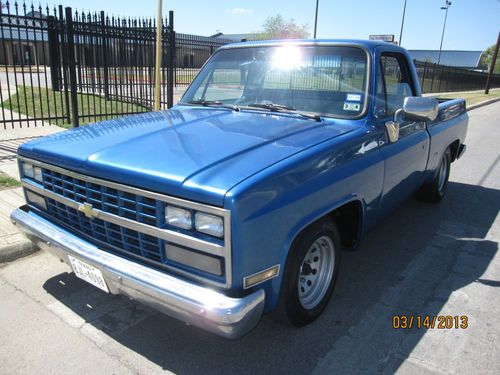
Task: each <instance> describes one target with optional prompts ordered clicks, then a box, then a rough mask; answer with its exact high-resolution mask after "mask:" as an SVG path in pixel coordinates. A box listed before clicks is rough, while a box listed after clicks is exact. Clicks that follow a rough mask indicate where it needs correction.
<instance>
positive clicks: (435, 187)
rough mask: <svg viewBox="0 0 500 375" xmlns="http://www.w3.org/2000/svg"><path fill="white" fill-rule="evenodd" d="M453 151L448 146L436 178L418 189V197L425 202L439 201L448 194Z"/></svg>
mask: <svg viewBox="0 0 500 375" xmlns="http://www.w3.org/2000/svg"><path fill="white" fill-rule="evenodd" d="M450 166H451V152H450V149H449V148H447V149H446V151H445V152H444V154H443V157H442V158H441V162H440V163H439V167H438V168H437V170H436V175H435V176H434V180H433V181H432V182H430V183H428V184H425V185H423V186H422V187H421V188H420V189H419V190H418V191H417V198H418V199H419V200H421V201H424V202H439V201H440V200H441V199H443V197H444V195H445V194H446V189H447V187H448V178H449V177H450Z"/></svg>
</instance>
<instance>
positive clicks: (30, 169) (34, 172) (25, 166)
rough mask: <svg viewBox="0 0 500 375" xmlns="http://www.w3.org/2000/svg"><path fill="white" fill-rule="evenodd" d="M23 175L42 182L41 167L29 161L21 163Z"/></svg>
mask: <svg viewBox="0 0 500 375" xmlns="http://www.w3.org/2000/svg"><path fill="white" fill-rule="evenodd" d="M22 172H23V177H28V178H32V179H34V180H36V181H38V182H43V178H42V168H40V167H36V166H34V165H33V164H31V163H25V162H23V163H22Z"/></svg>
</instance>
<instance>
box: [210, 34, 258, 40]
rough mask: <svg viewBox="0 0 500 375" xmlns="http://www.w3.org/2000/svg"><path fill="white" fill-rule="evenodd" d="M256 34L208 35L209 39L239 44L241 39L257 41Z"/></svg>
mask: <svg viewBox="0 0 500 375" xmlns="http://www.w3.org/2000/svg"><path fill="white" fill-rule="evenodd" d="M257 37H258V34H256V33H246V34H224V33H220V32H219V33H217V34H214V35H210V38H220V39H227V40H231V41H233V42H241V40H242V39H246V40H255V39H257Z"/></svg>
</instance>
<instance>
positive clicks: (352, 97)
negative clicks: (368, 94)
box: [345, 94, 361, 102]
mask: <svg viewBox="0 0 500 375" xmlns="http://www.w3.org/2000/svg"><path fill="white" fill-rule="evenodd" d="M345 101H346V102H360V101H361V94H346V96H345Z"/></svg>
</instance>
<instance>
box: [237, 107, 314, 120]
mask: <svg viewBox="0 0 500 375" xmlns="http://www.w3.org/2000/svg"><path fill="white" fill-rule="evenodd" d="M246 106H247V107H252V108H262V109H267V110H269V111H274V112H281V113H290V114H294V115H298V116H300V117H303V118H307V119H310V120H314V121H321V116H320V115H312V114H310V113H304V112H300V111H297V110H296V109H295V107H290V106H287V105H283V104H277V103H252V104H246Z"/></svg>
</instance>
